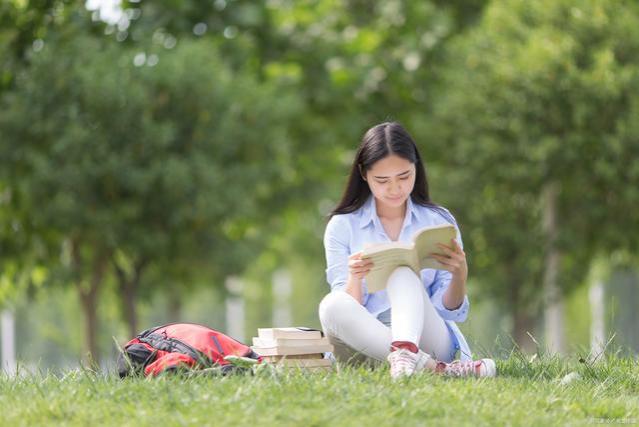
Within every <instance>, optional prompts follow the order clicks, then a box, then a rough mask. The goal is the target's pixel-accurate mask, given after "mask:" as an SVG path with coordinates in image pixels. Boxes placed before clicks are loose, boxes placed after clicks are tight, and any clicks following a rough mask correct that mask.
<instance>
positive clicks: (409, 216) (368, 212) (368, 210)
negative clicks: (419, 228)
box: [359, 194, 417, 228]
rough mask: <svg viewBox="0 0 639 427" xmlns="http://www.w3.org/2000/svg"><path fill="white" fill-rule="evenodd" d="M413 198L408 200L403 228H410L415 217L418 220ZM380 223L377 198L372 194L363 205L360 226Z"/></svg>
mask: <svg viewBox="0 0 639 427" xmlns="http://www.w3.org/2000/svg"><path fill="white" fill-rule="evenodd" d="M412 199H413V198H412V196H411V197H409V198H408V199H407V200H406V216H405V217H404V224H403V226H402V227H406V226H409V225H411V224H412V223H413V215H414V216H415V217H416V218H417V207H416V206H415V204H414V203H413V200H412ZM376 220H377V222H379V217H378V216H377V207H376V206H375V197H374V196H373V195H372V194H371V195H370V196H369V197H368V200H366V202H364V205H362V213H361V216H360V221H359V226H360V228H364V227H366V226H367V225H368V224H370V223H371V222H372V223H373V224H374V223H375V222H376Z"/></svg>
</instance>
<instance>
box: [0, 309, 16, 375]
mask: <svg viewBox="0 0 639 427" xmlns="http://www.w3.org/2000/svg"><path fill="white" fill-rule="evenodd" d="M0 323H2V332H0V337H1V338H2V343H0V345H1V346H2V358H0V360H1V361H2V365H0V372H2V371H4V372H6V373H7V375H14V374H15V373H16V367H17V365H16V347H15V345H16V340H15V316H14V314H13V311H12V310H10V309H4V310H2V317H1V318H0Z"/></svg>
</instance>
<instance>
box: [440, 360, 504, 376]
mask: <svg viewBox="0 0 639 427" xmlns="http://www.w3.org/2000/svg"><path fill="white" fill-rule="evenodd" d="M435 372H436V373H440V374H443V375H447V376H451V377H494V376H495V375H497V367H496V366H495V361H494V360H493V359H480V360H468V361H465V362H462V361H461V360H455V361H454V362H451V363H444V362H437V368H436V369H435Z"/></svg>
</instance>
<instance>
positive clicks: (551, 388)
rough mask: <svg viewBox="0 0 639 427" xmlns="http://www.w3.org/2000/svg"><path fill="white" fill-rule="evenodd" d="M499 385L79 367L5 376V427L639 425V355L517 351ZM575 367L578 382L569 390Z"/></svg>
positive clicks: (374, 376)
mask: <svg viewBox="0 0 639 427" xmlns="http://www.w3.org/2000/svg"><path fill="white" fill-rule="evenodd" d="M497 366H498V372H499V376H498V377H497V378H492V379H453V378H442V377H437V376H434V375H430V374H423V375H419V376H415V377H412V378H407V379H404V380H402V381H399V382H395V383H394V382H392V381H391V380H390V378H389V373H388V368H387V367H382V368H379V369H377V370H372V371H371V370H367V369H365V368H358V369H355V368H342V369H340V371H339V372H334V373H305V372H300V371H294V372H291V371H289V372H277V371H273V370H269V369H265V370H261V371H260V372H258V373H257V374H255V375H252V376H240V375H234V376H229V377H204V376H193V377H179V376H171V377H168V376H167V377H162V378H156V379H143V378H142V379H140V378H138V379H127V380H124V381H123V380H120V379H118V378H117V377H115V376H114V375H112V374H96V373H93V372H91V371H87V370H76V371H70V372H67V373H66V374H64V375H53V374H39V375H27V376H21V377H13V378H8V377H6V376H3V377H2V376H0V424H1V425H25V426H27V425H28V426H31V425H42V424H52V425H82V426H85V425H87V426H88V425H90V426H94V425H130V426H142V425H153V426H158V425H163V426H172V425H197V426H202V425H215V426H217V425H229V426H232V425H239V426H245V425H251V424H254V425H285V426H289V425H291V426H297V425H300V426H324V425H326V426H328V425H348V426H362V425H364V426H370V427H379V426H391V425H402V426H417V425H455V426H456V425H473V426H479V425H544V426H549V425H584V424H604V423H605V424H622V423H623V424H625V425H628V424H631V425H632V424H633V423H634V424H639V365H638V362H637V360H634V359H628V358H616V357H609V358H607V359H605V360H601V361H599V362H597V363H594V364H588V363H580V362H579V361H578V360H576V359H570V358H565V359H559V358H550V357H542V358H541V359H535V360H532V361H530V360H527V359H525V358H524V357H522V356H516V355H515V356H511V357H510V358H509V359H507V360H500V361H497ZM571 372H576V373H578V374H579V378H578V379H575V380H573V381H571V382H569V383H563V384H562V381H561V380H562V378H564V377H565V376H566V375H567V374H569V373H571Z"/></svg>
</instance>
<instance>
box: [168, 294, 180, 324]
mask: <svg viewBox="0 0 639 427" xmlns="http://www.w3.org/2000/svg"><path fill="white" fill-rule="evenodd" d="M168 296H169V304H168V316H169V322H179V321H181V319H180V316H181V313H182V297H181V296H180V293H179V292H178V291H177V290H176V289H175V287H171V288H169V292H168Z"/></svg>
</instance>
